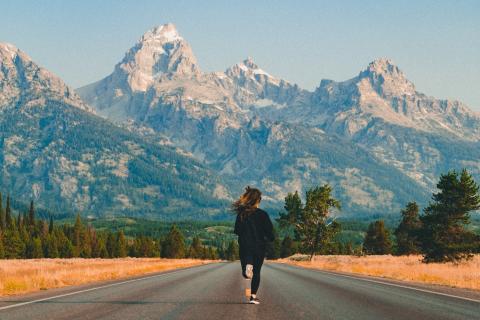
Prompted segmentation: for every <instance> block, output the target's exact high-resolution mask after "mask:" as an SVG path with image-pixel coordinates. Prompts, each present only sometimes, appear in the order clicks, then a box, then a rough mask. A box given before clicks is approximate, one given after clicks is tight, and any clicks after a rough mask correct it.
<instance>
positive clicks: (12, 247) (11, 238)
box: [3, 198, 25, 259]
mask: <svg viewBox="0 0 480 320" xmlns="http://www.w3.org/2000/svg"><path fill="white" fill-rule="evenodd" d="M7 199H8V198H7ZM3 245H4V250H5V258H7V259H19V258H22V257H23V255H24V253H25V244H24V243H23V241H22V239H21V238H20V233H19V232H18V230H17V227H16V225H15V220H11V222H10V227H9V228H8V229H7V230H6V231H5V235H4V242H3Z"/></svg>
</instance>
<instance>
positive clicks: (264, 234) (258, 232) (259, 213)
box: [233, 208, 275, 251]
mask: <svg viewBox="0 0 480 320" xmlns="http://www.w3.org/2000/svg"><path fill="white" fill-rule="evenodd" d="M233 232H234V233H235V234H236V235H238V243H239V244H240V247H241V248H242V249H244V250H248V251H250V250H265V244H266V242H267V241H273V240H275V236H274V234H273V225H272V221H270V217H269V216H268V213H266V212H265V211H264V210H262V209H259V208H257V209H256V210H255V211H254V212H252V213H251V214H249V215H248V216H247V217H245V218H244V219H243V220H242V219H240V215H238V214H237V220H236V221H235V229H234V231H233Z"/></svg>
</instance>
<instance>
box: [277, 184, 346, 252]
mask: <svg viewBox="0 0 480 320" xmlns="http://www.w3.org/2000/svg"><path fill="white" fill-rule="evenodd" d="M284 208H285V211H286V213H281V214H280V218H279V219H278V222H279V224H280V226H281V227H285V226H293V228H294V232H295V238H296V239H298V240H300V241H301V243H302V247H303V250H304V251H306V252H308V253H309V254H310V260H312V259H313V256H314V255H315V253H317V252H318V250H319V248H320V247H325V246H327V245H328V244H329V243H330V241H331V240H332V239H333V237H334V236H335V235H336V234H337V233H338V232H339V231H340V224H338V223H337V222H336V221H335V220H333V221H330V222H328V219H329V218H330V214H331V209H338V210H340V208H341V206H340V202H339V201H338V200H336V199H335V198H333V197H332V187H331V186H329V185H328V184H325V185H323V186H319V187H315V188H311V189H310V190H308V191H307V192H306V202H305V206H303V205H302V202H301V200H300V197H299V195H298V192H295V194H291V193H289V194H288V195H287V197H285V206H284Z"/></svg>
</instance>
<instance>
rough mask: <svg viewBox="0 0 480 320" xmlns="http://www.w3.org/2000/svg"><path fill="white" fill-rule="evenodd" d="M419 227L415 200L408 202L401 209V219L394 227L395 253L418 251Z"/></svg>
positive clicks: (406, 253)
mask: <svg viewBox="0 0 480 320" xmlns="http://www.w3.org/2000/svg"><path fill="white" fill-rule="evenodd" d="M420 227H421V222H420V218H419V216H418V205H417V203H416V202H410V203H408V204H407V206H406V208H405V209H403V210H402V220H401V221H400V224H399V225H398V227H397V229H395V237H396V239H397V248H396V254H398V255H409V254H416V253H419V252H420V242H419V240H418V234H419V230H420Z"/></svg>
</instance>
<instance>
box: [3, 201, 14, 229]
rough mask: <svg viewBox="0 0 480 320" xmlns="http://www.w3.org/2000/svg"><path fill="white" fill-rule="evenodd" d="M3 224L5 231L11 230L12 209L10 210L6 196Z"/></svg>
mask: <svg viewBox="0 0 480 320" xmlns="http://www.w3.org/2000/svg"><path fill="white" fill-rule="evenodd" d="M5 224H6V228H7V229H12V226H13V218H12V209H11V208H10V196H7V205H6V207H5Z"/></svg>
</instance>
